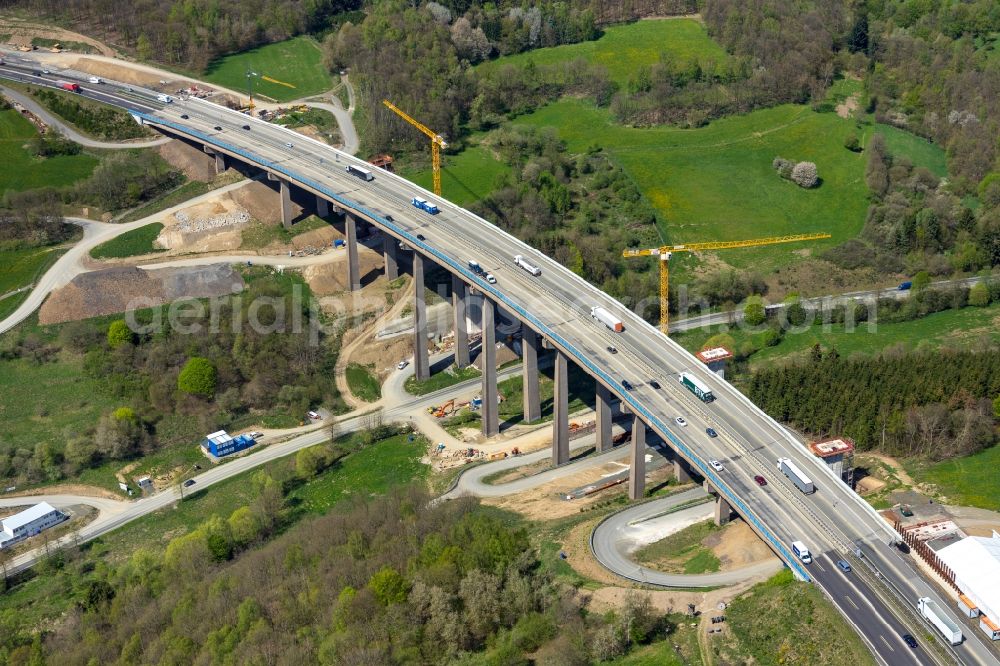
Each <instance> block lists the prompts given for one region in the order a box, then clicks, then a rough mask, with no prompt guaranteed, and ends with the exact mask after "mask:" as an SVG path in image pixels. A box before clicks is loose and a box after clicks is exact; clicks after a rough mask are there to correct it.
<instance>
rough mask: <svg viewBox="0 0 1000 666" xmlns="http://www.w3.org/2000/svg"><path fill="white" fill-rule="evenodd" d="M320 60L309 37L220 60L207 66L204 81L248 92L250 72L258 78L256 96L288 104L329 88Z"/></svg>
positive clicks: (317, 50)
mask: <svg viewBox="0 0 1000 666" xmlns="http://www.w3.org/2000/svg"><path fill="white" fill-rule="evenodd" d="M322 59H323V54H322V53H321V52H320V48H319V45H317V44H316V42H315V41H313V40H312V39H310V38H308V37H295V38H294V39H289V40H286V41H284V42H278V43H277V44H268V45H267V46H261V47H260V48H256V49H252V50H250V51H244V52H243V53H237V54H234V55H230V56H226V57H225V58H220V59H219V60H217V61H215V62H213V63H212V64H211V65H209V67H208V71H207V72H205V75H204V79H205V80H206V81H209V82H211V83H217V84H219V85H220V86H225V87H226V88H230V89H232V90H237V91H241V92H242V91H246V90H247V70H248V69H249V70H252V71H254V72H256V73H257V74H259V75H260V76H259V77H258V78H255V79H254V81H253V90H254V94H255V95H257V94H261V95H265V96H267V97H270V98H271V99H273V100H276V101H278V102H288V101H291V100H293V99H299V98H302V97H309V96H310V95H315V94H317V93H321V92H323V91H326V90H329V89H330V88H331V87H332V85H333V84H332V83H331V81H330V75H329V74H328V73H327V72H326V70H325V69H324V68H323V62H322ZM264 77H268V78H270V79H273V81H267V80H265V78H264ZM278 82H280V83H278ZM284 84H287V85H284Z"/></svg>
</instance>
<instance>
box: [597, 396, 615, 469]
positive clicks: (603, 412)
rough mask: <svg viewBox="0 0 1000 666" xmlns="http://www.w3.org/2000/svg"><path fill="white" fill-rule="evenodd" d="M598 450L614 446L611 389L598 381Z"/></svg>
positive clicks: (606, 449)
mask: <svg viewBox="0 0 1000 666" xmlns="http://www.w3.org/2000/svg"><path fill="white" fill-rule="evenodd" d="M596 412H597V452H598V453H603V452H604V451H610V450H611V449H612V447H614V445H615V443H614V439H613V438H612V435H611V423H612V419H611V391H610V390H609V389H608V388H607V387H606V386H604V384H602V383H601V382H597V404H596Z"/></svg>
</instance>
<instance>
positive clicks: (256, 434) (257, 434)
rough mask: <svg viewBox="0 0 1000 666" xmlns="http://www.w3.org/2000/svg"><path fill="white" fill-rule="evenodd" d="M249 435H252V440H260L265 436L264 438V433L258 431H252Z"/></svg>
mask: <svg viewBox="0 0 1000 666" xmlns="http://www.w3.org/2000/svg"><path fill="white" fill-rule="evenodd" d="M247 434H248V435H250V438H251V439H260V438H261V437H263V436H264V433H262V432H257V431H256V430H251V431H250V432H248V433H247Z"/></svg>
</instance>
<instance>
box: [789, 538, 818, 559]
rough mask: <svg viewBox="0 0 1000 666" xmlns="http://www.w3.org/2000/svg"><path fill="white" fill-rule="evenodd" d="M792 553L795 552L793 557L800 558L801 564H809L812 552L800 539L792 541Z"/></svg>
mask: <svg viewBox="0 0 1000 666" xmlns="http://www.w3.org/2000/svg"><path fill="white" fill-rule="evenodd" d="M792 553H794V554H795V557H797V558H799V559H800V560H802V564H810V563H811V562H812V561H813V556H812V553H810V552H809V549H808V548H806V545H805V544H804V543H802V542H801V541H793V542H792Z"/></svg>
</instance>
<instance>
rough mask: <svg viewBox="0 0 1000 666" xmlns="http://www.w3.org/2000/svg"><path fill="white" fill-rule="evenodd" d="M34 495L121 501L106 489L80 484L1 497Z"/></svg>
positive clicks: (26, 491)
mask: <svg viewBox="0 0 1000 666" xmlns="http://www.w3.org/2000/svg"><path fill="white" fill-rule="evenodd" d="M35 495H82V496H84V497H103V498H105V499H113V500H120V499H121V495H116V494H115V493H113V492H111V491H110V490H107V489H106V488H99V487H98V486H87V485H84V484H82V483H57V484H55V485H52V486H44V487H41V488H30V489H28V490H22V491H18V492H15V493H12V494H9V495H3V497H4V498H7V499H10V498H11V497H34V496H35Z"/></svg>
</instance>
